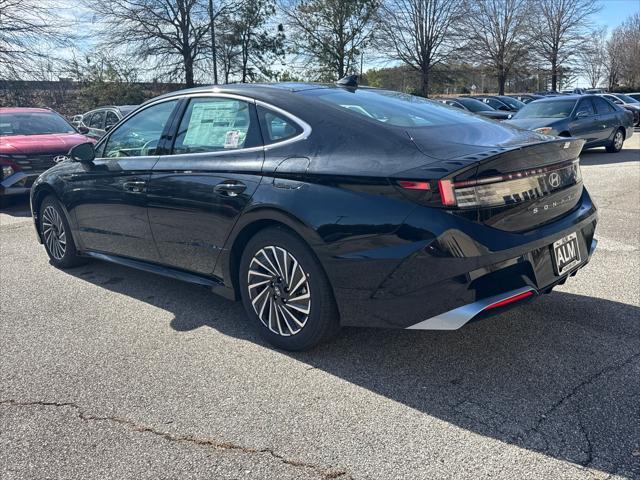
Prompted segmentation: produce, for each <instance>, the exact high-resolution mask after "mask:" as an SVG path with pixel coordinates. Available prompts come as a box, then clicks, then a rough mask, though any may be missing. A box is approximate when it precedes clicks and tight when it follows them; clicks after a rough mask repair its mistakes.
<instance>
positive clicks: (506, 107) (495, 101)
mask: <svg viewBox="0 0 640 480" xmlns="http://www.w3.org/2000/svg"><path fill="white" fill-rule="evenodd" d="M473 98H475V99H477V100H480V101H481V102H483V103H486V104H487V105H489V106H490V107H491V108H493V109H495V110H500V111H503V112H517V111H518V110H520V109H521V108H522V107H524V105H525V104H524V103H522V102H521V101H520V100H516V99H515V98H511V97H507V96H506V95H496V96H476V97H473Z"/></svg>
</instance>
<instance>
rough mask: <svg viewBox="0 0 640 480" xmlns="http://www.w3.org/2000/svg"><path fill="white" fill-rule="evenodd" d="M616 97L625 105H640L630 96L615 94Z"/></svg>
mask: <svg viewBox="0 0 640 480" xmlns="http://www.w3.org/2000/svg"><path fill="white" fill-rule="evenodd" d="M614 95H615V96H616V97H618V98H619V99H620V100H622V101H623V102H625V103H640V102H638V101H637V100H636V99H635V98H631V97H630V96H629V95H625V94H623V93H614Z"/></svg>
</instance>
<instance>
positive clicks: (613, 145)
mask: <svg viewBox="0 0 640 480" xmlns="http://www.w3.org/2000/svg"><path fill="white" fill-rule="evenodd" d="M623 144H624V131H623V130H622V129H621V128H619V129H618V130H617V131H616V133H614V134H613V140H611V142H610V143H609V145H607V147H606V148H607V152H609V153H618V152H619V151H620V150H622V145H623Z"/></svg>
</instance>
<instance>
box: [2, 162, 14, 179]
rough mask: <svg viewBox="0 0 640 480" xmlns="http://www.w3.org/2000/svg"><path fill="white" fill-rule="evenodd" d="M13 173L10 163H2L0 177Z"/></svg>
mask: <svg viewBox="0 0 640 480" xmlns="http://www.w3.org/2000/svg"><path fill="white" fill-rule="evenodd" d="M14 173H15V170H14V169H13V168H12V167H11V166H10V165H2V176H1V177H0V178H2V179H5V178H7V177H10V176H11V175H13V174H14Z"/></svg>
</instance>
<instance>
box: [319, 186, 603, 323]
mask: <svg viewBox="0 0 640 480" xmlns="http://www.w3.org/2000/svg"><path fill="white" fill-rule="evenodd" d="M416 215H417V216H422V217H427V216H428V215H427V213H426V212H424V211H423V212H414V214H412V215H411V216H410V217H409V218H408V219H407V222H406V223H407V224H408V225H405V226H404V227H403V228H401V229H400V231H399V232H398V234H399V236H401V237H407V236H414V237H420V236H422V237H427V238H425V239H424V240H422V241H413V242H411V243H405V244H403V245H402V248H400V247H399V246H398V245H394V246H393V247H389V248H388V249H387V250H388V253H389V255H388V257H392V256H393V255H394V253H393V252H404V255H403V257H402V258H400V259H399V261H398V259H397V257H396V260H395V261H393V260H392V259H391V258H388V259H387V260H386V261H385V260H383V259H384V255H385V254H384V252H382V251H381V250H376V254H375V258H371V257H370V253H369V252H366V254H363V252H359V253H358V255H354V256H351V258H359V259H360V260H359V261H358V260H353V261H351V263H349V262H348V263H347V264H345V272H344V273H343V272H341V271H338V272H337V273H336V270H335V269H333V268H332V269H330V271H329V272H328V273H329V276H330V277H331V280H332V283H333V284H334V293H335V296H336V300H337V302H338V306H339V309H340V313H341V320H342V324H343V325H353V326H377V327H395V328H413V329H447V330H451V329H456V328H460V327H461V326H463V325H464V324H466V323H467V322H469V321H470V320H472V319H475V318H476V317H478V316H482V315H484V313H486V312H485V310H486V309H487V307H488V306H489V305H492V304H493V303H495V302H501V301H502V300H505V299H508V298H510V297H511V296H512V295H514V294H515V295H517V294H519V293H522V292H531V295H527V298H529V297H531V298H533V297H535V296H537V295H538V294H542V293H548V292H550V291H551V289H552V288H554V287H555V286H556V285H558V284H560V283H564V282H565V281H566V280H567V278H568V277H570V276H573V275H575V273H576V272H577V271H578V270H579V269H581V268H582V267H584V266H585V265H586V264H587V263H588V261H589V260H590V258H591V255H592V254H593V251H594V249H595V246H596V243H597V242H596V241H595V240H594V232H595V226H596V223H597V211H596V207H595V205H594V204H593V203H592V201H591V199H590V197H589V195H588V193H587V191H586V190H584V191H583V193H582V197H581V199H580V202H579V203H578V205H577V206H576V207H575V208H574V209H573V210H572V211H571V212H569V213H567V214H565V215H562V216H561V217H560V218H558V219H556V220H554V221H553V222H551V223H548V224H546V225H543V226H541V227H539V228H537V229H535V230H533V231H530V232H526V233H512V232H505V231H500V230H497V229H494V228H491V227H488V226H486V225H483V224H477V223H474V222H469V221H468V220H464V219H458V218H456V217H455V216H454V215H449V217H450V218H444V217H443V216H442V215H440V216H438V214H437V213H435V214H433V215H429V217H430V218H428V219H426V220H422V221H423V225H424V224H427V225H428V224H431V225H433V228H432V232H433V235H434V236H433V237H432V238H428V237H429V234H428V233H427V232H425V230H424V229H422V228H421V229H420V230H419V231H418V230H417V229H416V223H417V222H412V217H414V218H415V217H416ZM441 217H442V218H441ZM444 225H446V227H444ZM403 229H404V231H403ZM438 229H441V230H440V231H438ZM571 233H576V234H577V237H578V247H579V250H580V258H581V263H580V264H579V265H577V266H576V267H574V268H573V269H572V270H571V271H568V272H566V273H564V274H563V275H556V273H555V271H554V266H553V260H552V245H553V243H554V242H555V241H556V240H559V239H561V238H563V237H565V236H567V235H569V234H571ZM367 256H369V257H370V258H367ZM343 259H344V257H343ZM337 264H338V262H337V261H336V262H334V266H335V265H337ZM347 269H348V271H350V272H351V275H347V273H346V270H347ZM384 269H386V270H388V273H385V274H384V278H383V279H382V281H379V282H377V283H378V284H377V285H375V287H374V288H371V289H368V288H366V287H365V285H364V280H360V281H353V280H352V281H351V284H347V283H346V282H342V283H341V282H340V279H341V278H351V279H353V278H354V277H353V271H358V272H361V274H360V275H361V276H364V275H367V274H370V275H371V276H375V274H376V272H380V271H383V270H384ZM341 270H342V268H341ZM363 278H366V277H363ZM507 304H508V306H511V305H512V304H513V305H516V304H517V302H513V303H510V302H507ZM507 304H504V306H502V305H501V306H500V308H496V309H493V308H492V309H491V310H493V311H494V312H498V311H500V310H502V309H503V308H506V307H507Z"/></svg>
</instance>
